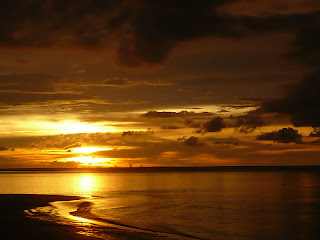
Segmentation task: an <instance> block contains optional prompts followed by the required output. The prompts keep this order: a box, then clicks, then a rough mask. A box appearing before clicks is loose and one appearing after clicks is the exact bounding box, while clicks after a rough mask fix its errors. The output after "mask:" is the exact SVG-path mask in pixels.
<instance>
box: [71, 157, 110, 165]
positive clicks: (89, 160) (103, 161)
mask: <svg viewBox="0 0 320 240" xmlns="http://www.w3.org/2000/svg"><path fill="white" fill-rule="evenodd" d="M110 160H111V159H110V158H95V157H91V156H81V157H73V158H69V159H68V161H74V162H78V163H81V164H82V165H84V166H89V165H90V166H101V165H102V166H109V165H110Z"/></svg>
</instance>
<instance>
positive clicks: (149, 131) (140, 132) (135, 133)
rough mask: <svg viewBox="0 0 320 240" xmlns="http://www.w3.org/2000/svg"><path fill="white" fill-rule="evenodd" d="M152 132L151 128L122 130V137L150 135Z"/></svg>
mask: <svg viewBox="0 0 320 240" xmlns="http://www.w3.org/2000/svg"><path fill="white" fill-rule="evenodd" d="M153 133H154V132H153V131H152V130H151V129H149V130H148V131H125V132H122V137H126V136H142V135H152V134H153Z"/></svg>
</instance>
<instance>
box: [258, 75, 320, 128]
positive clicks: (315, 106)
mask: <svg viewBox="0 0 320 240" xmlns="http://www.w3.org/2000/svg"><path fill="white" fill-rule="evenodd" d="M319 89H320V71H317V72H316V73H313V74H312V75H310V76H309V77H307V78H306V79H304V80H303V81H301V82H300V83H299V84H298V85H296V86H295V87H294V88H293V89H292V91H291V93H290V94H289V95H288V96H286V97H284V98H282V99H278V100H273V101H269V102H266V103H264V104H263V105H262V107H261V109H260V111H265V112H274V113H280V114H288V115H289V116H290V117H291V120H292V123H293V125H294V126H297V127H298V126H311V127H314V128H316V127H320V112H319V106H320V94H319Z"/></svg>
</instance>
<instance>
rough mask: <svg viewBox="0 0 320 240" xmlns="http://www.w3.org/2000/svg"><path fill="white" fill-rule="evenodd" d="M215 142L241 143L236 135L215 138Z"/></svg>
mask: <svg viewBox="0 0 320 240" xmlns="http://www.w3.org/2000/svg"><path fill="white" fill-rule="evenodd" d="M213 142H214V144H227V145H234V146H236V145H239V142H240V140H239V138H236V137H228V138H218V139H213Z"/></svg>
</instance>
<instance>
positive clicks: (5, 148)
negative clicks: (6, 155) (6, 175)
mask: <svg viewBox="0 0 320 240" xmlns="http://www.w3.org/2000/svg"><path fill="white" fill-rule="evenodd" d="M7 150H9V148H7V147H2V146H0V151H7Z"/></svg>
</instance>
